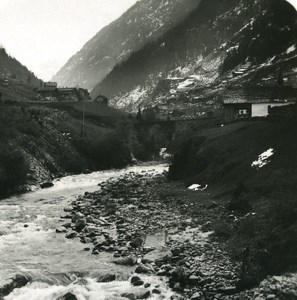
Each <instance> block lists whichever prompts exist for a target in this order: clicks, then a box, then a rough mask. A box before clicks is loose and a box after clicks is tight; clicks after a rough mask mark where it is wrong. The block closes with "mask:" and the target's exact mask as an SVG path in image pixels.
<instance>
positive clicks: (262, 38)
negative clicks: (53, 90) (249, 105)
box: [92, 0, 297, 111]
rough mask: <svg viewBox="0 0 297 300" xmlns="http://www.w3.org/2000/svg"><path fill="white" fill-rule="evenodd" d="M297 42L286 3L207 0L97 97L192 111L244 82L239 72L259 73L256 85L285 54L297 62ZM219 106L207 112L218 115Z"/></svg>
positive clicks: (132, 106) (116, 73)
mask: <svg viewBox="0 0 297 300" xmlns="http://www.w3.org/2000/svg"><path fill="white" fill-rule="evenodd" d="M296 38H297V30H296V11H295V10H294V8H293V7H292V6H290V5H289V4H288V3H287V2H286V1H284V0H272V1H271V0H270V1H268V0H258V1H254V3H253V6H251V5H250V3H249V2H248V1H243V0H242V1H240V0H232V1H227V0H222V1H219V0H214V1H211V2H210V1H206V0H204V1H202V2H201V3H200V6H199V7H197V8H196V9H195V10H194V11H193V12H192V13H191V14H190V15H189V16H188V17H187V18H186V19H185V20H184V21H183V22H182V23H181V24H179V25H177V26H176V27H175V28H173V29H171V30H170V31H169V32H167V33H166V34H165V35H164V36H163V37H161V38H160V39H158V40H157V41H155V42H152V43H150V44H147V45H146V46H145V47H144V48H143V49H141V50H140V51H138V52H137V53H135V54H133V55H131V57H129V58H128V59H127V60H126V61H125V62H123V63H122V64H119V65H117V66H116V67H115V68H114V69H113V70H112V71H111V72H110V73H109V74H108V76H107V77H106V78H105V79H104V80H103V81H102V82H101V83H99V84H98V85H97V86H96V87H95V88H94V89H93V91H92V96H93V97H94V96H96V95H97V94H99V93H101V94H105V95H106V96H108V97H110V98H112V101H111V102H112V103H113V105H115V106H118V107H121V108H125V109H127V110H130V111H136V110H137V107H138V106H139V105H140V106H142V107H145V106H147V105H156V104H166V105H169V106H170V104H171V105H172V106H173V107H175V108H176V107H178V106H179V105H181V106H183V107H188V106H190V107H191V106H193V104H194V105H196V104H197V103H198V102H199V98H201V96H202V95H203V98H204V99H206V98H209V96H210V97H211V98H212V99H213V98H214V97H215V96H214V95H217V94H218V93H217V91H218V90H220V89H221V88H222V82H225V84H227V85H228V83H229V82H230V83H231V84H234V81H236V80H237V82H239V79H240V80H242V76H239V77H238V78H236V79H234V80H233V79H232V72H233V71H236V70H237V68H239V67H243V68H245V69H248V68H250V70H252V71H253V72H254V73H253V76H251V78H249V80H250V81H251V80H252V79H254V78H255V77H257V76H256V75H257V74H258V73H260V71H261V70H262V69H263V68H264V67H267V66H268V63H267V64H264V63H265V62H266V61H267V60H270V63H271V62H272V61H273V60H271V59H274V60H277V58H278V57H277V56H278V55H280V56H281V54H282V53H283V54H284V55H283V56H282V57H280V60H281V61H285V60H286V59H288V58H289V57H293V56H294V55H295V52H296V49H295V48H291V49H292V51H289V53H287V49H288V48H289V47H290V46H291V47H293V45H294V41H295V40H296ZM274 56H275V57H274ZM255 71H257V72H258V73H257V72H255ZM274 72H275V69H273V70H270V73H267V72H266V73H265V76H266V77H267V76H268V75H269V76H271V74H273V73H274ZM247 73H248V72H247ZM251 73H252V72H251ZM256 73H257V74H256ZM244 75H247V74H244ZM262 75H263V74H262ZM263 76H264V75H263ZM260 80H261V76H260V78H259V76H258V78H257V81H260ZM226 82H227V83H226ZM246 82H248V80H247V78H246ZM205 90H207V91H205ZM206 94H207V95H206ZM211 94H212V95H211ZM208 100H209V99H208ZM193 102H194V103H193ZM206 102H209V101H206ZM217 104H218V102H216V101H213V103H211V105H210V107H205V105H204V104H203V103H202V107H204V111H205V110H208V109H210V110H214V109H216V106H217ZM197 105H198V106H199V103H198V104H197Z"/></svg>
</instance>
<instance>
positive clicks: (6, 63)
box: [0, 47, 40, 86]
mask: <svg viewBox="0 0 297 300" xmlns="http://www.w3.org/2000/svg"><path fill="white" fill-rule="evenodd" d="M0 78H12V79H17V80H21V81H23V82H24V83H26V84H28V85H33V86H39V82H40V80H39V79H38V78H37V77H36V76H35V75H34V73H32V72H30V71H29V70H28V69H27V68H26V67H25V66H24V65H22V64H21V63H20V62H19V61H17V60H16V59H15V58H13V57H11V56H9V55H8V54H7V52H6V50H5V49H4V48H1V47H0Z"/></svg>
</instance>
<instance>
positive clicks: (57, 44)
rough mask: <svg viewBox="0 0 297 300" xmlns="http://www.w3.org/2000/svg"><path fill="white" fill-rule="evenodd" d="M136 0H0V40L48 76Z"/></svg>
mask: <svg viewBox="0 0 297 300" xmlns="http://www.w3.org/2000/svg"><path fill="white" fill-rule="evenodd" d="M135 2H137V0H0V44H1V45H3V46H4V47H5V48H6V50H7V52H8V53H9V54H10V55H12V56H14V57H15V58H16V59H18V60H19V61H20V62H21V63H22V64H24V65H26V66H27V67H28V68H29V69H30V70H31V71H33V72H34V73H35V74H36V75H37V76H39V78H41V79H43V80H49V79H50V78H51V76H52V75H54V74H55V73H56V72H57V71H58V70H59V69H60V67H62V65H64V64H65V63H66V61H67V60H68V59H69V58H70V57H71V56H72V55H73V54H75V53H76V52H77V51H78V50H80V49H81V48H82V46H83V45H84V44H85V43H86V42H87V41H88V40H89V39H90V38H92V37H93V36H94V35H95V34H96V33H97V32H98V31H99V30H100V29H101V28H102V27H104V26H105V25H108V24H109V23H110V22H111V21H113V20H115V19H116V18H118V17H119V16H120V15H121V14H122V13H124V12H125V11H126V10H127V9H128V8H129V7H130V6H132V5H133V4H134V3H135Z"/></svg>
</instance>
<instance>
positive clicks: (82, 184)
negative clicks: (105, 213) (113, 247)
mask: <svg viewBox="0 0 297 300" xmlns="http://www.w3.org/2000/svg"><path fill="white" fill-rule="evenodd" d="M152 169H154V171H153V170H152ZM166 169H167V167H166V165H156V166H133V167H129V168H127V169H124V170H117V171H114V170H112V171H103V172H94V173H91V174H81V175H73V176H67V177H64V178H61V179H57V180H55V181H54V186H53V187H51V188H48V189H44V190H36V191H33V192H30V193H27V194H23V195H18V196H13V197H11V198H8V199H4V200H2V201H1V202H0V257H1V258H0V283H1V286H2V285H3V284H4V283H5V282H7V281H8V280H9V278H12V277H14V276H15V275H16V274H24V275H26V276H29V277H30V278H32V282H31V283H30V284H28V285H27V286H25V287H23V288H20V289H15V290H14V291H13V292H12V293H11V294H10V295H8V296H6V297H5V298H4V299H5V300H12V299H13V300H35V299H36V300H43V299H44V300H45V299H46V300H57V299H61V298H62V297H63V295H65V294H66V293H67V292H71V293H73V294H75V295H76V297H77V299H78V300H87V299H88V300H93V299H94V300H95V299H123V298H121V297H119V295H120V294H121V293H123V292H128V291H130V290H131V285H130V283H129V281H128V278H129V276H131V274H132V273H133V269H132V268H128V267H120V266H117V265H115V264H113V263H112V256H111V254H107V253H105V254H104V253H102V254H100V255H99V256H95V255H92V254H91V253H90V251H84V248H86V244H82V243H80V241H79V240H78V239H66V238H65V234H59V233H56V228H57V227H59V226H61V224H62V223H63V222H64V221H63V220H61V218H60V216H61V215H62V214H63V209H64V207H67V206H69V204H70V202H71V201H73V200H74V199H75V198H76V197H78V196H79V195H82V194H84V193H85V192H94V191H96V190H97V189H98V183H100V182H102V181H105V180H107V179H110V178H116V177H119V176H120V175H123V174H125V173H127V172H142V171H151V172H155V173H161V172H163V171H164V170H166ZM107 273H109V274H110V273H111V274H116V275H117V278H121V279H122V280H118V281H116V282H111V283H98V282H96V277H98V276H99V275H102V274H107ZM145 279H146V280H147V281H148V282H150V283H151V284H152V286H154V285H160V288H161V290H162V297H163V298H165V299H169V298H170V296H171V295H172V292H171V291H170V290H169V289H167V287H166V284H164V283H163V279H162V278H156V277H153V276H152V277H148V278H145ZM153 297H154V299H158V297H159V296H158V295H154V296H153Z"/></svg>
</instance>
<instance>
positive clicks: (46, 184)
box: [40, 181, 54, 189]
mask: <svg viewBox="0 0 297 300" xmlns="http://www.w3.org/2000/svg"><path fill="white" fill-rule="evenodd" d="M52 186H54V184H53V183H52V182H51V181H46V182H43V183H41V184H40V187H41V188H42V189H47V188H50V187H52Z"/></svg>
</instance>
